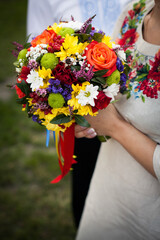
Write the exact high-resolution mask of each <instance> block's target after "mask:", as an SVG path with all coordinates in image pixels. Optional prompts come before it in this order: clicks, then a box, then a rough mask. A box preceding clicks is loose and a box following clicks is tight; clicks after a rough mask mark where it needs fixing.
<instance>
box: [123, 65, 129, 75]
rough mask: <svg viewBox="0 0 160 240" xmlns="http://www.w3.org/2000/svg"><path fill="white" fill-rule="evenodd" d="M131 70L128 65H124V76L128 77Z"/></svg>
mask: <svg viewBox="0 0 160 240" xmlns="http://www.w3.org/2000/svg"><path fill="white" fill-rule="evenodd" d="M130 69H131V68H130V67H129V66H128V65H127V64H124V74H126V76H128V73H129V71H130Z"/></svg>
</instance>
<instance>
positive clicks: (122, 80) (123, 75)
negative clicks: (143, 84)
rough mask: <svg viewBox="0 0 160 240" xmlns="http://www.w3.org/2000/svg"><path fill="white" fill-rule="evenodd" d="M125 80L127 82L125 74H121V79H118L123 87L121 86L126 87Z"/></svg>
mask: <svg viewBox="0 0 160 240" xmlns="http://www.w3.org/2000/svg"><path fill="white" fill-rule="evenodd" d="M126 80H127V77H126V74H125V73H121V78H120V83H121V85H123V86H124V85H126Z"/></svg>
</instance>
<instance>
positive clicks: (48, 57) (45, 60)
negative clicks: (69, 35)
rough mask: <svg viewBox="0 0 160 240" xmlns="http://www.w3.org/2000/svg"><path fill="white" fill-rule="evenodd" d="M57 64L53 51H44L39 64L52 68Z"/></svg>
mask: <svg viewBox="0 0 160 240" xmlns="http://www.w3.org/2000/svg"><path fill="white" fill-rule="evenodd" d="M57 64H58V58H57V57H56V55H55V54H54V53H46V54H44V55H43V57H42V58H41V66H42V67H44V68H45V69H48V68H50V69H51V70H53V69H54V68H55V67H56V66H57Z"/></svg>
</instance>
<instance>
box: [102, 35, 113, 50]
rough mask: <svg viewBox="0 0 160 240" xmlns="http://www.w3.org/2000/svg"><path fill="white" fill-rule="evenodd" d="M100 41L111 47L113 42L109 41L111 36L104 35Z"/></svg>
mask: <svg viewBox="0 0 160 240" xmlns="http://www.w3.org/2000/svg"><path fill="white" fill-rule="evenodd" d="M102 42H103V43H105V44H106V45H107V46H108V47H109V48H111V49H112V44H113V43H114V42H111V37H109V36H106V35H104V37H103V38H102Z"/></svg>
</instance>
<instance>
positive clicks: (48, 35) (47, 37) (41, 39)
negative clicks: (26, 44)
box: [31, 30, 57, 47]
mask: <svg viewBox="0 0 160 240" xmlns="http://www.w3.org/2000/svg"><path fill="white" fill-rule="evenodd" d="M56 36H57V34H56V33H55V32H54V31H53V30H44V31H43V32H42V33H41V34H40V35H38V36H37V37H36V38H34V39H33V40H32V41H31V45H32V46H33V47H36V46H37V45H38V44H48V43H50V42H53V38H54V37H56Z"/></svg>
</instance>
